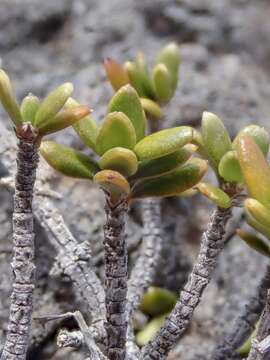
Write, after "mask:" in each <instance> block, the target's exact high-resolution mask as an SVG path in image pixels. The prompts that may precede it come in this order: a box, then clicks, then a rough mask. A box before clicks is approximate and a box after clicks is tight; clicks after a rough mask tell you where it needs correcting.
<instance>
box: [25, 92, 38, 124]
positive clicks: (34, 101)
mask: <svg viewBox="0 0 270 360" xmlns="http://www.w3.org/2000/svg"><path fill="white" fill-rule="evenodd" d="M39 105H40V101H39V98H38V97H37V96H35V95H33V94H31V93H30V94H29V95H27V96H26V97H25V98H24V99H23V101H22V103H21V109H20V110H21V114H22V118H23V121H25V122H28V121H30V122H31V124H32V125H34V122H35V116H36V113H37V111H38V108H39Z"/></svg>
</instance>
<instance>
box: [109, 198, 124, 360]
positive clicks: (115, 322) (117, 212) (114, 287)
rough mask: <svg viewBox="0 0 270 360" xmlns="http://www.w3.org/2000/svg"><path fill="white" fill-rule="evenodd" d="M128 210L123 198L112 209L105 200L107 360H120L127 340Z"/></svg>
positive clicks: (122, 358)
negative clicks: (126, 226)
mask: <svg viewBox="0 0 270 360" xmlns="http://www.w3.org/2000/svg"><path fill="white" fill-rule="evenodd" d="M127 210H128V205H127V201H126V200H125V199H124V200H122V201H121V202H119V203H118V204H117V205H115V206H113V205H112V204H111V203H110V201H109V199H108V198H107V201H106V205H105V211H106V217H107V219H106V224H105V226H104V253H105V304H106V324H105V328H106V331H107V356H108V358H109V359H110V360H124V359H125V356H126V338H127V325H128V321H127V313H126V302H127V276H128V274H127V248H126V240H125V221H126V214H127Z"/></svg>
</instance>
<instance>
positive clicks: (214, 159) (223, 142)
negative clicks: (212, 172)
mask: <svg viewBox="0 0 270 360" xmlns="http://www.w3.org/2000/svg"><path fill="white" fill-rule="evenodd" d="M202 140H203V147H204V148H205V149H206V152H207V154H208V157H209V160H210V162H211V164H212V165H213V166H214V168H215V169H217V168H218V164H219V162H220V160H221V158H222V157H223V156H224V154H226V152H228V151H230V150H232V145H231V140H230V137H229V134H228V132H227V130H226V129H225V127H224V125H223V122H222V121H221V120H220V118H219V117H217V116H216V115H215V114H213V113H209V112H204V113H203V117H202Z"/></svg>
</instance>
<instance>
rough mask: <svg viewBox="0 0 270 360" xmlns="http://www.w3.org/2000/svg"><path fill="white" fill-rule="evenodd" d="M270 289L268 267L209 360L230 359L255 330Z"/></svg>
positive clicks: (269, 267)
mask: <svg viewBox="0 0 270 360" xmlns="http://www.w3.org/2000/svg"><path fill="white" fill-rule="evenodd" d="M269 287H270V266H267V268H266V271H265V274H264V276H263V278H262V279H261V281H260V284H259V286H258V289H257V291H256V294H255V295H254V296H252V297H251V299H250V300H249V302H248V304H246V305H245V308H244V309H243V311H242V313H241V314H240V315H239V317H238V318H237V319H236V320H235V322H234V325H233V326H232V328H231V331H230V332H229V333H228V334H227V335H226V337H225V338H224V339H223V341H222V342H221V343H220V344H219V345H218V346H217V348H216V349H215V350H214V352H213V355H212V357H211V359H213V360H223V359H230V358H231V357H232V356H233V355H234V354H235V353H236V351H237V349H239V348H240V346H241V345H243V343H244V342H245V341H246V340H247V339H248V338H249V336H250V335H251V333H252V332H253V331H254V330H255V326H256V323H257V321H258V319H259V317H260V314H261V312H262V309H263V308H264V306H265V303H266V295H267V289H268V288H269Z"/></svg>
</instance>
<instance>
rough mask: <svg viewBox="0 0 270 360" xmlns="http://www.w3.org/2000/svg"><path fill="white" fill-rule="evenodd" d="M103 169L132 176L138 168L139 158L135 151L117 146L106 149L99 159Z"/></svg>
mask: <svg viewBox="0 0 270 360" xmlns="http://www.w3.org/2000/svg"><path fill="white" fill-rule="evenodd" d="M99 166H100V168H101V169H109V170H115V171H118V172H119V173H121V174H122V175H124V176H131V175H133V174H135V173H136V171H137V169H138V160H137V158H136V155H135V154H134V152H133V151H131V150H129V149H125V148H122V147H115V148H113V149H110V150H108V151H106V152H105V153H104V154H103V156H102V157H101V158H100V160H99Z"/></svg>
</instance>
